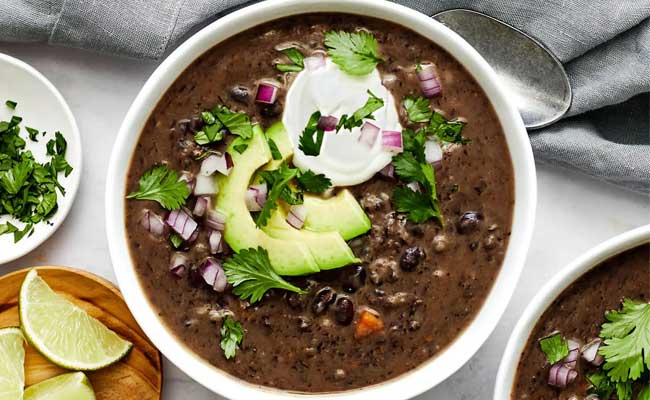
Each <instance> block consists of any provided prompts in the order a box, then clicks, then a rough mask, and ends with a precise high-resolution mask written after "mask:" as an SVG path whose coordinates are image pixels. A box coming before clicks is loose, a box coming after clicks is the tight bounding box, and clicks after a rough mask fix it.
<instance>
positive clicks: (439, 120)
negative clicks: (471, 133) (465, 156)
mask: <svg viewBox="0 0 650 400" xmlns="http://www.w3.org/2000/svg"><path fill="white" fill-rule="evenodd" d="M464 127H465V123H464V122H462V121H448V120H447V119H446V118H445V117H444V116H443V115H442V114H440V113H439V112H434V113H433V116H431V120H430V121H429V126H428V127H427V131H428V133H429V134H431V135H435V136H437V137H438V138H439V139H440V140H442V141H443V142H447V143H459V144H467V143H470V142H471V140H469V139H467V138H465V137H463V128H464Z"/></svg>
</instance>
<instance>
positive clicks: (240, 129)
mask: <svg viewBox="0 0 650 400" xmlns="http://www.w3.org/2000/svg"><path fill="white" fill-rule="evenodd" d="M212 114H213V115H214V116H215V117H216V118H218V119H219V121H220V122H221V123H222V124H223V126H225V127H226V129H228V131H229V132H230V133H232V134H233V135H239V136H241V137H242V138H244V139H249V138H250V137H252V136H253V125H252V124H251V120H250V118H249V117H248V115H247V114H246V113H241V112H240V113H236V112H233V111H230V110H229V109H228V108H226V107H224V106H217V107H215V108H214V109H213V110H212Z"/></svg>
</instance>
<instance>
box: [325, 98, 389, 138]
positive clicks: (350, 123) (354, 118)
mask: <svg viewBox="0 0 650 400" xmlns="http://www.w3.org/2000/svg"><path fill="white" fill-rule="evenodd" d="M368 95H369V96H370V97H368V100H366V103H365V104H364V105H363V106H361V108H359V109H358V110H356V111H355V112H354V113H353V114H352V115H351V116H348V115H347V114H343V115H342V116H341V119H339V122H338V124H336V132H337V133H338V132H339V130H341V128H345V129H347V130H351V129H352V128H355V127H359V126H361V125H362V124H363V120H364V119H375V117H373V115H372V113H374V112H375V111H377V110H379V109H380V108H382V107H383V106H384V100H382V99H381V98H380V97H378V96H376V95H375V94H374V93H373V92H371V91H370V89H368Z"/></svg>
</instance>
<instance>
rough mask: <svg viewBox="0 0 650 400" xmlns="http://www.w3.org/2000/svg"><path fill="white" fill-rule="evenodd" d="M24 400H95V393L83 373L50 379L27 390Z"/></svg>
mask: <svg viewBox="0 0 650 400" xmlns="http://www.w3.org/2000/svg"><path fill="white" fill-rule="evenodd" d="M23 399H24V400H46V399H47V400H95V392H94V391H93V387H92V386H91V385H90V381H89V380H88V378H87V377H86V375H85V374H84V373H83V372H73V373H70V374H63V375H59V376H55V377H54V378H50V379H48V380H45V381H43V382H41V383H37V384H36V385H32V386H30V387H28V388H27V389H25V397H24V398H23Z"/></svg>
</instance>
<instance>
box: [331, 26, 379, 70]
mask: <svg viewBox="0 0 650 400" xmlns="http://www.w3.org/2000/svg"><path fill="white" fill-rule="evenodd" d="M325 47H327V54H328V55H329V56H330V57H331V58H332V61H333V62H334V63H335V64H336V65H338V66H339V68H341V70H343V71H344V72H345V73H347V74H350V75H367V74H369V73H370V72H372V70H373V69H375V67H376V66H377V64H379V63H380V62H381V61H382V59H381V57H380V56H379V52H378V51H377V47H378V44H377V39H375V37H374V36H372V35H371V34H370V33H368V32H364V31H361V32H353V33H350V32H343V31H338V32H336V31H330V32H326V33H325Z"/></svg>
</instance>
